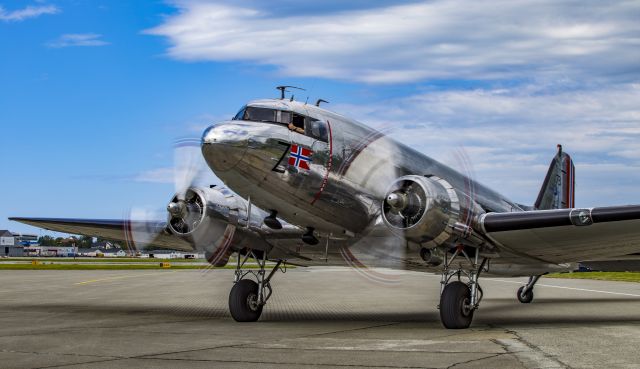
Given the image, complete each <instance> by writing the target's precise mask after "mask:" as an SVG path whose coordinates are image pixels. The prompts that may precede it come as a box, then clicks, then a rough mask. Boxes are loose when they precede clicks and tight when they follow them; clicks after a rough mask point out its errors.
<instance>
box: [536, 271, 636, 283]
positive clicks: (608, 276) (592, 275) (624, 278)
mask: <svg viewBox="0 0 640 369" xmlns="http://www.w3.org/2000/svg"><path fill="white" fill-rule="evenodd" d="M545 277H547V278H566V279H596V280H600V281H621V282H640V272H572V273H552V274H547V275H546V276H545Z"/></svg>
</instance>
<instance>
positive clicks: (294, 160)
mask: <svg viewBox="0 0 640 369" xmlns="http://www.w3.org/2000/svg"><path fill="white" fill-rule="evenodd" d="M312 154H313V151H311V150H309V149H307V148H306V147H302V146H298V145H291V153H289V165H293V166H294V167H296V168H302V169H306V170H309V163H310V162H311V155H312Z"/></svg>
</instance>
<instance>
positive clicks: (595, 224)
mask: <svg viewBox="0 0 640 369" xmlns="http://www.w3.org/2000/svg"><path fill="white" fill-rule="evenodd" d="M479 226H480V228H481V229H482V230H483V231H484V233H485V234H486V235H487V236H489V237H490V238H491V239H492V240H493V241H495V242H496V243H497V244H498V246H501V247H503V248H505V249H507V250H510V251H516V252H518V253H519V254H521V255H522V254H526V255H528V256H531V257H532V258H535V259H538V260H544V261H547V262H550V263H565V262H576V261H581V260H588V259H592V260H595V259H598V258H610V257H612V256H616V255H627V254H631V253H634V252H639V251H640V205H629V206H610V207H599V208H589V209H580V208H574V209H555V210H535V211H524V212H513V213H488V214H484V215H482V216H481V217H480V219H479Z"/></svg>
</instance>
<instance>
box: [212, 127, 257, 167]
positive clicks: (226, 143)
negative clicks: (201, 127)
mask: <svg viewBox="0 0 640 369" xmlns="http://www.w3.org/2000/svg"><path fill="white" fill-rule="evenodd" d="M248 140H249V132H247V130H245V129H243V127H241V126H239V125H237V124H232V123H221V124H216V125H214V126H211V127H209V128H207V129H206V130H205V131H204V133H203V134H202V155H203V156H204V159H205V161H206V162H207V165H209V167H210V168H211V169H212V170H213V171H214V172H226V171H228V170H231V169H232V168H234V167H235V166H236V165H237V164H238V163H239V162H240V161H241V160H242V158H243V157H244V154H245V153H246V151H247V145H248Z"/></svg>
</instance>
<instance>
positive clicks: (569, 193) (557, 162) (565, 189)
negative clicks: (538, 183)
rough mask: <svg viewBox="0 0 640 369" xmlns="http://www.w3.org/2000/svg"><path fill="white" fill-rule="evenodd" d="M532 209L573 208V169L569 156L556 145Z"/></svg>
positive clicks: (560, 146)
mask: <svg viewBox="0 0 640 369" xmlns="http://www.w3.org/2000/svg"><path fill="white" fill-rule="evenodd" d="M534 207H535V208H536V209H538V210H545V209H566V208H573V207H575V167H574V165H573V160H571V156H569V154H567V153H565V152H563V151H562V145H558V153H557V154H556V156H555V157H554V158H553V160H551V164H550V165H549V170H548V171H547V176H546V177H545V178H544V182H543V183H542V188H541V189H540V193H539V194H538V199H537V200H536V203H535V205H534Z"/></svg>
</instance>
